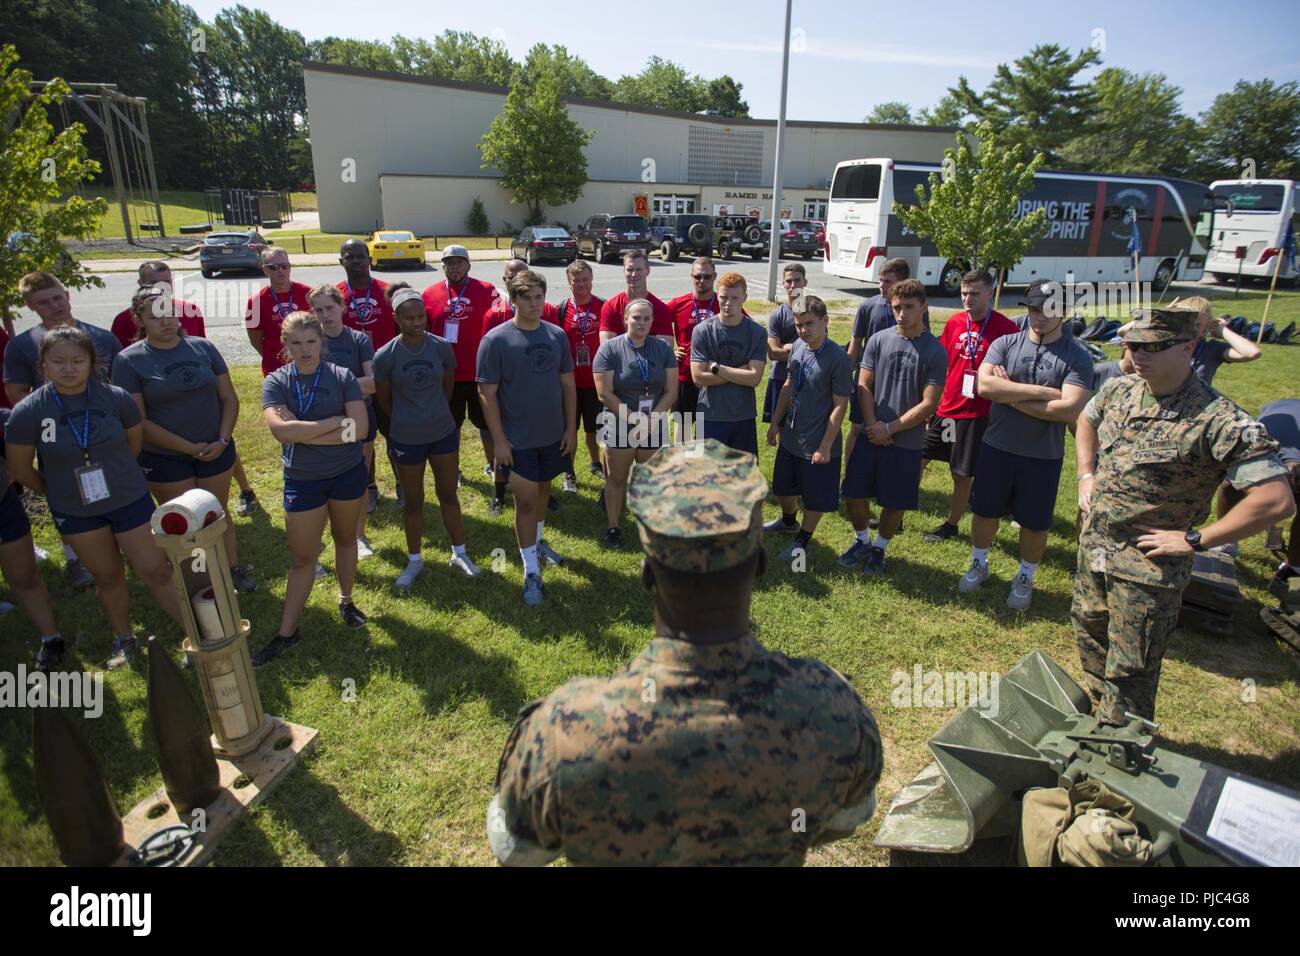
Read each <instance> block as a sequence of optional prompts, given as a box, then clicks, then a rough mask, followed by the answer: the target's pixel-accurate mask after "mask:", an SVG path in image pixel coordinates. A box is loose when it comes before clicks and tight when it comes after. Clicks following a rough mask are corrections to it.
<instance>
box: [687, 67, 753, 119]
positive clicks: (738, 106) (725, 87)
mask: <svg viewBox="0 0 1300 956" xmlns="http://www.w3.org/2000/svg"><path fill="white" fill-rule="evenodd" d="M697 79H699V78H698V77H697ZM699 82H700V83H701V84H703V85H702V88H701V92H700V98H701V101H702V102H703V104H704V106H703V108H704V109H706V110H712V111H713V112H715V113H717V114H718V115H719V116H748V115H749V104H748V103H746V102H745V101H744V100H743V99H741V98H740V93H741V91H742V90H743V89H744V88H745V85H744V84H743V83H737V82H736V81H735V80H733V79H732V78H731V77H730V76H728V75H727V74H725V73H724V74H723V75H722V76H720V77H718V78H717V79H714V80H703V79H700V80H699Z"/></svg>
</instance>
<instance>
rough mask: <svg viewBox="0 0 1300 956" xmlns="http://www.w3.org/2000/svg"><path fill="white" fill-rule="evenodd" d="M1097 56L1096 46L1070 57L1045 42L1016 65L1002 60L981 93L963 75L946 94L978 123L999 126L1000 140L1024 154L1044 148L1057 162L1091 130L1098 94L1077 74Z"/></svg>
mask: <svg viewBox="0 0 1300 956" xmlns="http://www.w3.org/2000/svg"><path fill="white" fill-rule="evenodd" d="M1099 60H1100V54H1099V53H1098V52H1097V51H1096V50H1095V49H1093V48H1092V47H1089V48H1087V49H1085V50H1080V51H1079V52H1078V53H1077V54H1075V55H1073V56H1071V55H1070V53H1069V51H1068V50H1066V49H1065V48H1063V47H1060V46H1057V45H1056V44H1055V43H1048V44H1042V45H1040V46H1036V47H1034V48H1033V49H1032V50H1030V51H1029V53H1028V54H1026V55H1025V56H1022V57H1020V58H1019V59H1018V60H1016V61H1015V63H1014V64H1013V66H1007V64H1005V63H1003V64H1000V65H999V66H998V68H997V72H996V73H995V75H994V77H993V82H992V83H990V84H989V85H988V88H987V89H986V90H984V92H983V93H976V92H975V91H974V90H973V89H971V86H970V84H969V83H968V82H967V81H966V77H964V76H963V77H959V78H958V80H957V86H956V87H953V88H950V89H949V90H948V92H949V93H950V94H951V95H952V97H953V99H954V100H955V101H956V104H957V105H958V106H959V107H960V108H961V109H962V110H963V111H964V112H966V113H969V114H971V115H972V116H973V117H975V122H976V123H988V124H989V125H990V126H991V127H992V128H993V129H994V130H996V131H997V138H998V142H999V143H1001V144H1002V145H1005V146H1017V147H1020V148H1022V149H1023V150H1025V151H1026V154H1031V153H1035V152H1040V153H1042V154H1043V155H1044V156H1045V157H1046V159H1047V162H1048V163H1049V164H1051V165H1053V166H1056V165H1060V163H1061V150H1062V148H1063V147H1064V146H1065V144H1066V143H1067V142H1069V141H1070V140H1072V139H1074V138H1075V137H1077V136H1082V135H1086V134H1087V133H1089V132H1091V131H1092V129H1093V122H1094V121H1093V116H1094V114H1095V113H1096V107H1097V94H1096V93H1095V92H1094V91H1093V89H1092V87H1091V86H1090V85H1088V84H1086V83H1081V82H1079V79H1078V76H1079V72H1080V71H1081V70H1084V69H1086V68H1087V67H1089V66H1091V65H1092V64H1094V63H1097V62H1098V61H1099Z"/></svg>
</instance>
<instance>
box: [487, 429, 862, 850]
mask: <svg viewBox="0 0 1300 956" xmlns="http://www.w3.org/2000/svg"><path fill="white" fill-rule="evenodd" d="M766 492H767V483H766V482H765V481H764V480H763V478H762V475H761V474H760V473H759V471H758V468H757V467H756V464H755V462H754V458H753V456H752V455H746V454H744V453H742V452H737V451H733V450H732V449H729V448H727V447H726V446H724V445H722V444H721V443H720V442H717V441H713V440H709V441H706V442H698V443H694V444H692V445H687V446H669V447H666V448H664V449H662V450H660V451H659V452H657V453H656V454H655V456H654V457H653V458H651V459H650V460H649V461H648V462H647V463H646V464H644V465H638V466H636V468H635V469H634V471H633V473H632V478H631V482H630V485H629V491H628V503H629V508H630V509H631V511H632V512H633V514H634V515H635V516H636V517H637V520H638V524H639V527H640V534H641V541H642V544H643V545H644V546H645V550H646V553H647V554H648V555H650V556H651V557H653V558H654V559H655V560H656V561H658V562H660V563H662V564H663V565H665V566H667V567H669V568H672V569H675V570H678V571H689V572H695V573H704V572H710V571H719V570H723V569H726V568H729V567H732V566H734V565H736V564H738V563H739V562H741V561H743V560H745V559H747V558H749V557H750V556H751V555H752V554H753V553H754V552H755V551H756V550H757V549H758V548H759V547H760V544H761V538H762V502H763V500H764V498H765V496H766ZM881 767H882V751H881V744H880V734H879V731H878V730H877V728H876V724H875V721H874V719H873V718H872V716H871V712H870V711H869V710H867V708H866V706H865V705H864V704H863V703H862V701H861V700H860V699H859V698H858V695H857V694H856V693H855V692H854V690H853V688H852V687H851V686H850V685H849V683H848V681H847V680H845V678H844V677H843V676H842V675H840V674H839V673H838V672H837V671H835V670H834V669H832V668H830V667H828V666H826V665H825V664H822V663H820V662H818V661H815V660H806V659H797V658H788V657H786V656H785V655H784V654H778V653H774V652H772V651H768V650H766V649H765V648H764V647H763V645H762V644H760V643H759V642H758V640H757V639H756V638H755V637H754V636H753V635H752V634H743V635H737V637H736V639H735V640H732V641H728V642H726V643H715V644H696V643H692V642H690V641H686V640H681V639H679V638H676V637H672V636H666V635H663V634H661V635H659V636H656V637H655V638H654V639H653V640H652V641H651V642H650V644H649V646H648V647H647V648H646V649H645V650H644V651H643V652H642V653H641V654H640V655H638V656H637V657H636V658H635V659H633V661H632V662H631V663H630V664H629V665H628V666H627V668H626V669H625V670H623V671H622V672H621V673H618V674H615V675H614V676H612V677H609V678H590V677H588V678H579V679H576V680H572V681H570V682H569V683H567V684H565V685H564V686H562V687H560V688H559V689H557V690H556V691H555V692H554V693H552V694H551V695H550V696H549V697H547V698H546V699H545V700H542V701H537V702H535V703H532V704H530V705H528V706H527V707H525V708H524V710H523V711H522V712H521V713H520V720H519V723H518V724H516V726H515V728H514V730H513V731H512V732H511V734H510V738H509V739H508V740H507V741H506V746H505V751H504V753H503V754H502V756H501V763H500V766H499V768H498V771H497V783H496V796H495V797H494V799H493V801H492V805H491V807H490V808H489V811H488V838H489V842H490V843H491V845H492V849H493V852H494V853H495V854H496V856H497V858H498V859H499V860H500V861H501V862H502V863H506V864H515V865H519V864H522V865H527V864H534V865H536V864H543V863H547V862H549V861H551V860H553V859H555V858H556V857H557V856H559V855H560V854H564V856H565V857H566V858H567V859H568V861H569V863H570V864H576V865H610V864H628V865H693V864H694V865H700V864H714V865H719V864H737V865H744V864H750V865H754V864H787V865H799V864H801V863H802V862H803V860H804V855H805V854H806V853H807V851H808V849H809V848H810V847H812V846H815V845H817V844H818V843H821V842H826V841H827V840H830V839H835V838H838V837H843V836H848V835H849V834H851V833H852V832H853V831H854V829H856V828H857V827H858V826H860V825H861V824H863V823H865V822H866V821H867V820H868V819H870V817H871V814H872V812H873V811H874V809H875V788H876V783H877V781H878V780H879V779H880V774H881Z"/></svg>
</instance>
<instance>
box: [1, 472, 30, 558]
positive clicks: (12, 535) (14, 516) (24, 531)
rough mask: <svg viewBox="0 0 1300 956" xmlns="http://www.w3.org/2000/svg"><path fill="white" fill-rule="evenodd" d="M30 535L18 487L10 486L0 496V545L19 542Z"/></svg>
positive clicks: (28, 522)
mask: <svg viewBox="0 0 1300 956" xmlns="http://www.w3.org/2000/svg"><path fill="white" fill-rule="evenodd" d="M31 533H32V523H31V522H30V521H28V520H27V512H26V511H25V510H24V509H23V496H22V492H21V491H19V489H18V485H16V484H14V485H10V486H9V490H8V491H6V492H5V493H4V495H3V496H0V544H10V543H12V542H14V541H21V540H22V539H23V538H25V537H27V536H28V535H29V534H31Z"/></svg>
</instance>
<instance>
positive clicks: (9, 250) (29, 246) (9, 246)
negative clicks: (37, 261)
mask: <svg viewBox="0 0 1300 956" xmlns="http://www.w3.org/2000/svg"><path fill="white" fill-rule="evenodd" d="M35 246H36V236H35V234H33V233H30V232H11V233H9V236H8V238H6V239H5V243H4V249H5V253H6V254H7V255H15V254H19V255H20V254H22V253H31V252H32V251H33V250H34V249H35ZM73 265H74V260H73V258H72V256H70V255H68V250H67V249H64V248H63V246H62V243H60V244H59V254H58V256H57V257H56V258H55V262H54V269H55V271H57V272H64V271H66V270H68V269H70V268H72V266H73Z"/></svg>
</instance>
